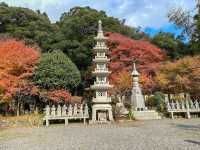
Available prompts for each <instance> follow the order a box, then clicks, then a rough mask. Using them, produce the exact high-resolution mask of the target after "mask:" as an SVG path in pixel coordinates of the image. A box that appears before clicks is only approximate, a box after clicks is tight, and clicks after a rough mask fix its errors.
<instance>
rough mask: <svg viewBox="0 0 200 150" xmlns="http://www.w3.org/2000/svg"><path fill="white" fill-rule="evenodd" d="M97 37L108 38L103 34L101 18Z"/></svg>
mask: <svg viewBox="0 0 200 150" xmlns="http://www.w3.org/2000/svg"><path fill="white" fill-rule="evenodd" d="M95 39H107V38H106V37H105V36H104V35H103V28H102V21H101V20H99V21H98V33H97V37H96V38H95Z"/></svg>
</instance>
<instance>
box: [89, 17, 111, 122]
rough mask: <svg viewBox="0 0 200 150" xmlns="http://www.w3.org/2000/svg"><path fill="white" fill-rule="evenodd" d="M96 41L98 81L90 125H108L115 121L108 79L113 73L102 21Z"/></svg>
mask: <svg viewBox="0 0 200 150" xmlns="http://www.w3.org/2000/svg"><path fill="white" fill-rule="evenodd" d="M94 39H95V40H96V41H97V43H96V46H95V47H94V48H93V50H94V51H95V54H96V56H95V58H94V59H93V62H94V64H95V70H94V71H93V72H92V73H93V75H94V76H95V77H96V81H95V82H94V84H93V85H92V86H91V89H92V90H94V91H95V97H93V99H92V120H90V123H99V122H100V123H102V122H104V123H108V122H112V121H113V113H112V106H111V97H109V94H108V91H109V89H111V88H112V85H110V84H109V81H108V79H107V77H108V75H109V74H110V73H111V72H110V71H109V70H108V67H107V64H108V62H109V61H110V59H108V57H107V52H108V50H109V49H108V47H107V46H106V40H107V37H105V36H104V34H103V30H102V22H101V20H99V22H98V33H97V36H96V37H95V38H94Z"/></svg>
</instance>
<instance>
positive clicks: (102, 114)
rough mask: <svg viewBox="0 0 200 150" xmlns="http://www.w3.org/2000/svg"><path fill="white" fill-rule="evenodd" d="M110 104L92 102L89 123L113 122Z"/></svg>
mask: <svg viewBox="0 0 200 150" xmlns="http://www.w3.org/2000/svg"><path fill="white" fill-rule="evenodd" d="M113 121H114V120H113V114H112V106H111V105H109V104H94V105H93V106H92V120H91V121H90V123H91V124H95V123H109V122H113Z"/></svg>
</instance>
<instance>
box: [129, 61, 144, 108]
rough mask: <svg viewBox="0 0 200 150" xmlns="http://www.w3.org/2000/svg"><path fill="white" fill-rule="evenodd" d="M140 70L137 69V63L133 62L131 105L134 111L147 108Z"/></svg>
mask: <svg viewBox="0 0 200 150" xmlns="http://www.w3.org/2000/svg"><path fill="white" fill-rule="evenodd" d="M139 75H140V74H139V72H138V71H137V70H136V67H135V63H134V64H133V72H132V76H133V87H132V95H131V106H132V108H133V110H134V111H144V110H146V109H147V108H146V107H145V104H144V97H143V95H142V91H141V88H140V85H139Z"/></svg>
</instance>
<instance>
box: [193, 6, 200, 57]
mask: <svg viewBox="0 0 200 150" xmlns="http://www.w3.org/2000/svg"><path fill="white" fill-rule="evenodd" d="M194 26H195V28H194V32H193V34H192V39H191V48H192V50H193V54H200V4H198V5H197V14H196V15H195V16H194Z"/></svg>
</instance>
